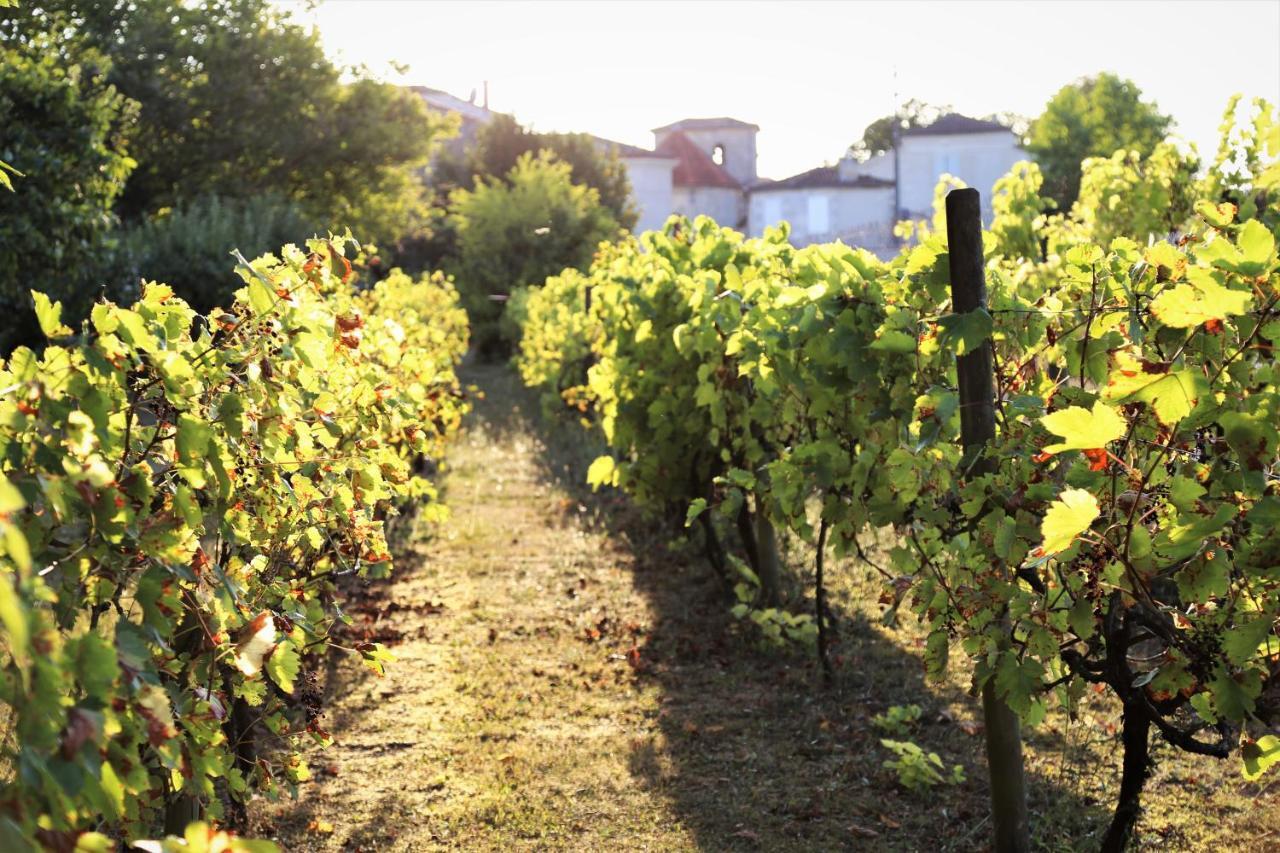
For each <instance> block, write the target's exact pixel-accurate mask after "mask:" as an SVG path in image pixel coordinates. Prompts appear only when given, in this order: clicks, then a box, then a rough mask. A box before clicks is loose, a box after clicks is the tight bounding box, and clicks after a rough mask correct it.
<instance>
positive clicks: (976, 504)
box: [517, 104, 1280, 773]
mask: <svg viewBox="0 0 1280 853" xmlns="http://www.w3.org/2000/svg"><path fill="white" fill-rule="evenodd" d="M1227 130H1228V132H1233V129H1232V128H1230V127H1229V128H1227ZM1233 138H1236V139H1244V140H1246V141H1245V142H1244V143H1242V144H1243V146H1244V147H1243V150H1241V151H1238V152H1229V153H1228V154H1226V155H1222V154H1220V156H1219V158H1218V159H1217V161H1216V162H1215V166H1214V167H1213V168H1211V169H1210V171H1209V173H1208V174H1207V175H1206V176H1205V177H1204V179H1203V180H1201V181H1194V180H1193V179H1192V178H1191V176H1190V175H1189V173H1188V170H1187V169H1186V168H1183V167H1182V166H1176V167H1175V168H1171V169H1169V170H1166V171H1162V168H1163V167H1161V166H1159V165H1157V164H1159V163H1161V162H1165V163H1170V164H1172V163H1175V161H1177V157H1176V156H1175V155H1174V153H1173V152H1172V151H1171V150H1169V149H1156V150H1155V152H1154V153H1152V155H1151V156H1150V157H1149V158H1147V159H1146V160H1142V161H1138V160H1133V159H1132V158H1130V157H1129V156H1128V155H1125V156H1124V157H1123V158H1115V159H1113V160H1104V161H1092V162H1091V163H1090V164H1088V165H1087V166H1086V174H1085V186H1086V187H1088V188H1091V189H1090V190H1089V191H1090V193H1091V196H1090V197H1091V198H1094V199H1096V202H1088V203H1089V204H1095V203H1096V205H1097V206H1098V208H1102V207H1106V208H1107V210H1108V211H1109V212H1108V213H1107V214H1106V215H1104V214H1103V213H1101V212H1100V210H1093V209H1085V208H1084V207H1083V205H1084V204H1085V203H1086V202H1084V196H1083V195H1082V203H1081V205H1077V207H1076V208H1075V209H1074V210H1073V212H1072V213H1071V214H1068V215H1055V216H1045V215H1043V211H1044V203H1043V199H1041V197H1040V196H1039V193H1038V183H1039V175H1038V173H1037V172H1036V170H1034V169H1032V168H1030V167H1019V168H1017V169H1015V170H1014V172H1013V173H1011V174H1010V175H1009V176H1007V177H1006V178H1005V179H1004V180H1003V181H1002V182H1001V188H1002V192H1001V193H1000V194H999V195H998V197H997V204H996V208H997V213H998V215H997V217H996V222H997V225H998V228H997V230H995V231H993V232H992V233H990V234H987V235H985V237H984V241H985V245H986V249H987V252H988V261H987V289H988V309H989V310H988V313H987V315H986V316H981V315H980V316H979V317H978V318H977V319H976V320H974V319H969V318H955V319H953V318H951V317H950V311H949V307H950V306H949V266H948V255H947V246H946V240H945V227H944V226H945V222H944V221H941V219H940V218H938V219H935V222H934V223H933V224H932V226H928V225H922V226H921V227H920V228H919V231H920V239H919V242H918V243H916V244H915V245H913V246H910V247H908V248H907V249H905V250H904V251H903V252H902V253H901V254H900V255H899V256H898V257H895V258H893V259H891V260H889V261H887V262H885V261H881V260H879V259H877V258H876V257H874V256H873V255H871V254H869V253H866V252H861V251H857V250H854V249H850V248H848V247H846V246H843V245H840V244H833V245H826V246H823V245H816V246H808V247H805V248H803V249H795V248H793V247H791V246H790V245H788V244H787V242H786V232H785V230H778V231H771V232H769V233H767V234H766V235H765V236H763V237H761V238H756V239H746V238H744V237H743V236H742V235H740V234H737V233H736V232H733V231H731V230H729V229H725V228H721V227H719V226H717V225H716V224H715V223H713V222H711V221H710V220H707V219H705V218H701V219H699V220H697V221H695V222H693V223H689V222H687V221H684V220H679V219H673V220H672V221H671V222H670V223H668V225H667V227H666V228H665V229H664V231H663V232H661V233H650V234H646V235H644V236H643V237H642V238H641V239H640V241H635V240H629V241H625V242H623V243H621V244H619V245H617V246H612V247H607V248H605V249H602V251H601V252H600V253H599V255H598V256H597V258H596V260H595V262H594V263H593V264H592V265H591V267H590V269H588V270H587V271H585V272H583V273H572V274H565V275H562V276H559V277H556V278H554V279H553V280H552V281H550V282H549V283H548V285H547V286H546V287H545V288H543V289H542V290H539V291H535V292H533V293H531V294H530V295H529V296H528V298H527V300H526V301H525V303H524V305H523V308H522V312H523V313H522V316H523V318H524V333H523V338H522V342H521V352H520V355H519V357H518V359H517V363H518V365H519V367H520V369H521V372H522V375H523V376H524V377H525V380H526V381H527V382H529V383H530V384H534V385H539V386H541V387H542V388H543V389H544V391H545V397H546V399H547V400H548V402H551V403H554V402H556V401H559V400H564V401H565V402H568V403H569V404H570V405H571V406H573V407H574V408H576V409H577V410H578V411H579V412H580V413H582V414H584V415H588V416H589V417H588V418H586V421H587V423H588V426H589V427H591V428H593V429H598V431H599V433H600V434H601V436H602V437H603V438H604V439H605V441H606V442H607V443H608V445H609V447H610V452H611V455H610V457H609V460H610V462H609V463H608V464H609V468H608V471H607V474H608V481H609V482H611V483H616V484H617V485H619V486H621V487H622V488H624V489H626V490H627V491H628V492H630V493H631V494H632V495H633V496H634V497H635V498H636V499H637V500H638V501H639V502H640V503H641V504H642V505H644V506H647V507H650V508H651V509H654V510H655V511H659V512H664V513H666V514H668V515H669V517H671V518H672V520H673V521H676V522H686V523H692V522H695V521H696V522H698V523H699V524H702V525H704V529H705V525H706V522H707V521H708V520H709V521H711V530H712V531H715V530H717V529H723V528H724V526H725V525H726V523H728V522H735V521H736V522H739V523H741V521H742V519H743V518H744V514H745V513H748V511H750V512H754V513H764V514H766V515H767V517H768V519H769V520H770V521H771V522H772V523H774V524H775V525H779V526H785V527H786V528H788V529H789V530H790V532H791V533H792V534H793V535H795V536H796V537H798V538H800V539H801V540H803V541H806V542H809V543H811V544H816V539H817V529H818V527H819V525H818V523H817V520H818V518H819V517H820V518H821V520H822V521H823V522H825V523H826V528H827V530H828V532H829V534H830V540H829V541H830V544H831V545H832V546H833V547H834V548H835V550H836V553H837V554H840V553H860V548H859V545H858V536H859V534H861V533H862V532H863V531H864V530H865V529H866V528H867V527H868V526H870V527H873V528H877V527H883V526H888V525H891V526H893V527H895V528H896V529H897V530H898V531H899V532H900V534H901V535H902V537H903V540H902V544H901V545H900V546H899V547H897V548H895V549H893V551H892V552H891V555H890V557H891V561H890V563H891V564H890V566H889V569H886V570H885V573H886V576H887V577H886V579H887V580H889V581H890V583H891V584H892V587H893V588H892V589H890V590H888V591H887V593H888V598H889V599H891V600H893V601H903V600H909V601H910V602H911V603H912V604H913V606H914V609H915V611H916V614H917V616H918V617H919V618H920V619H921V620H923V622H924V623H925V625H926V627H927V629H928V630H929V636H930V641H929V643H928V644H927V646H926V650H925V652H926V664H927V666H928V667H929V670H930V671H931V672H935V673H936V672H939V671H941V669H942V668H943V667H945V666H946V664H947V661H948V652H949V647H950V646H951V645H952V643H949V642H948V638H949V637H950V638H954V639H955V643H954V644H955V645H956V646H957V647H958V648H960V649H961V650H963V652H964V653H965V654H966V655H967V656H968V657H969V658H970V659H971V660H972V661H973V664H974V668H975V681H976V683H977V686H983V685H985V684H986V683H987V682H989V681H990V682H991V683H993V684H994V687H995V691H996V694H997V695H998V696H999V698H1001V699H1002V700H1003V701H1005V702H1006V703H1007V704H1008V705H1009V706H1010V707H1011V708H1012V709H1014V710H1015V711H1016V712H1017V713H1019V714H1020V715H1021V716H1022V717H1023V719H1024V721H1025V722H1026V723H1028V724H1029V725H1035V724H1036V723H1038V722H1039V720H1041V719H1043V717H1044V714H1045V711H1046V709H1047V707H1048V705H1049V703H1050V702H1056V703H1058V704H1061V705H1063V706H1065V707H1066V708H1068V709H1070V708H1071V707H1073V705H1074V703H1075V702H1076V701H1077V700H1078V698H1079V697H1080V695H1081V694H1082V692H1083V690H1084V687H1085V685H1086V684H1087V683H1089V682H1095V683H1104V684H1106V685H1107V686H1108V687H1109V688H1110V689H1111V690H1113V691H1114V692H1115V693H1116V694H1118V695H1119V696H1120V697H1121V698H1123V699H1125V700H1126V701H1130V700H1132V701H1139V700H1141V701H1143V702H1145V703H1146V707H1148V708H1149V710H1150V712H1151V713H1152V715H1153V716H1154V717H1155V718H1156V720H1157V725H1158V726H1159V727H1160V730H1161V732H1162V733H1163V734H1164V735H1165V736H1166V737H1167V738H1168V739H1169V740H1170V741H1171V742H1173V743H1174V744H1175V745H1177V746H1180V747H1183V748H1190V749H1194V750H1198V751H1202V752H1209V753H1211V754H1215V755H1226V754H1228V753H1230V752H1231V751H1233V750H1234V749H1236V748H1237V746H1238V745H1239V743H1240V735H1241V733H1246V734H1247V733H1248V732H1250V731H1255V732H1256V731H1257V730H1258V729H1259V728H1261V727H1263V726H1265V725H1268V724H1269V721H1270V722H1274V721H1275V720H1276V719H1280V691H1277V690H1276V684H1275V673H1276V666H1275V659H1276V650H1277V648H1280V635H1277V633H1276V625H1277V620H1278V619H1280V596H1278V595H1277V594H1276V592H1277V586H1276V584H1277V579H1276V574H1275V566H1276V565H1277V560H1280V538H1278V536H1280V533H1278V532H1277V531H1278V530H1280V527H1277V523H1278V522H1280V497H1278V496H1277V492H1276V472H1277V470H1280V430H1277V428H1276V424H1277V423H1278V422H1280V367H1278V366H1277V362H1276V358H1275V353H1276V347H1277V345H1280V261H1278V260H1277V253H1276V237H1277V231H1278V230H1280V218H1278V217H1277V210H1280V208H1278V207H1277V206H1276V192H1277V189H1278V188H1280V172H1278V171H1277V170H1276V168H1275V167H1276V164H1277V163H1278V162H1280V125H1277V123H1276V122H1275V118H1274V110H1273V109H1272V108H1271V107H1269V106H1268V105H1265V104H1263V105H1259V106H1258V108H1257V112H1256V114H1255V115H1254V117H1253V119H1252V122H1251V124H1250V125H1248V126H1247V127H1246V128H1244V129H1243V130H1240V131H1238V132H1234V136H1233ZM1177 156H1180V155H1177ZM1178 162H1182V163H1185V162H1186V161H1178ZM1115 164H1119V165H1120V172H1123V173H1124V175H1126V176H1127V175H1129V174H1132V175H1135V176H1136V179H1135V180H1130V179H1129V178H1128V177H1123V176H1122V178H1121V179H1119V180H1116V179H1113V177H1112V176H1113V175H1115V174H1118V173H1115V172H1113V171H1112V168H1113V166H1114V165H1115ZM1095 170H1102V171H1101V172H1100V173H1099V174H1095ZM1161 175H1164V176H1167V177H1168V178H1169V181H1168V182H1165V178H1164V177H1160V176H1161ZM1242 175H1244V176H1245V177H1241V176H1242ZM1175 176H1176V177H1175ZM1103 185H1106V186H1108V187H1109V189H1108V190H1107V191H1106V193H1105V203H1104V202H1103V200H1102V195H1104V194H1103V193H1101V192H1100V191H1095V190H1094V189H1092V187H1095V186H1096V187H1101V186H1103ZM1209 193H1212V195H1208V194H1209ZM941 201H942V198H941V195H939V202H941ZM1197 202H1200V203H1197ZM1017 211H1023V212H1024V215H1023V216H1022V217H1021V218H1022V221H1021V222H1017V223H1015V222H1013V221H1012V218H1013V217H1016V216H1018V213H1017ZM1115 211H1120V212H1121V213H1119V214H1116V215H1115V216H1111V212H1115ZM1002 217H1003V219H1002ZM1171 217H1181V219H1180V220H1178V221H1175V220H1174V219H1173V218H1171ZM1169 232H1173V233H1176V234H1177V235H1180V236H1178V237H1177V238H1176V240H1172V241H1171V238H1167V237H1166V238H1164V239H1161V238H1160V237H1163V236H1164V235H1165V234H1167V233H1169ZM1098 235H1103V236H1105V237H1106V240H1107V241H1106V242H1105V243H1098V242H1095V237H1097V236H1098ZM1151 235H1160V236H1157V237H1156V238H1155V239H1152V240H1150V241H1149V239H1148V238H1149V237H1150V236H1151ZM642 245H643V250H642V248H641V246H642ZM588 294H589V295H590V298H589V299H588ZM588 305H589V308H588V307H587V306H588ZM983 340H990V342H991V346H992V347H993V350H994V355H995V358H994V364H995V369H996V375H995V382H996V387H997V389H998V393H999V401H998V411H999V424H1000V426H999V430H998V434H997V437H996V440H995V442H994V444H993V445H992V446H991V448H990V449H989V451H988V457H989V465H990V471H989V472H988V473H984V474H982V475H981V476H973V475H972V474H970V473H969V471H970V468H969V464H970V462H971V460H966V459H965V458H964V456H963V454H962V451H961V448H960V447H959V446H958V439H959V416H958V407H959V400H958V396H957V393H956V390H955V389H956V375H955V359H956V356H957V355H958V354H960V353H963V352H969V351H971V350H972V349H974V348H975V347H976V346H977V345H978V344H979V343H980V342H982V341H983ZM580 376H585V380H584V381H582V384H581V385H579V386H576V387H565V383H566V381H578V377H580ZM597 473H598V474H601V475H603V474H604V473H606V472H604V471H603V469H602V470H601V471H600V472H597ZM742 526H743V525H741V524H740V529H741V527H742ZM745 526H746V527H749V526H750V525H749V524H748V525H745ZM748 544H749V543H748V542H747V541H745V540H744V548H746V547H747V545H748ZM993 567H995V568H993ZM1001 567H1007V570H1003V569H1002V568H1001ZM904 577H910V578H911V579H912V580H911V584H910V586H911V589H910V595H909V596H907V595H904V590H903V589H902V588H900V584H901V582H902V579H903V578H904ZM1002 620H1008V624H1009V626H1010V628H1009V631H1010V634H1007V635H1006V634H1004V632H1003V631H1002V630H999V629H998V628H997V627H996V626H997V625H999V624H1000V623H1001V621H1002ZM1142 638H1149V639H1151V640H1152V641H1153V642H1157V643H1158V644H1159V645H1160V650H1161V651H1160V654H1159V655H1157V656H1154V657H1153V656H1152V655H1151V653H1150V651H1145V650H1144V651H1141V652H1139V650H1137V649H1134V650H1133V653H1132V657H1133V659H1134V661H1137V659H1138V658H1139V657H1140V658H1141V659H1144V660H1147V661H1151V660H1155V661H1156V663H1155V665H1154V666H1150V665H1148V666H1143V665H1139V664H1138V663H1136V662H1134V663H1131V662H1130V659H1131V652H1130V650H1131V649H1132V648H1133V647H1134V646H1135V644H1136V643H1137V642H1138V641H1139V640H1140V639H1142ZM1197 720H1198V721H1197ZM1193 741H1194V743H1193ZM1245 742H1246V743H1252V741H1250V740H1246V741H1245ZM1268 743H1269V742H1268ZM1269 748H1270V747H1269V746H1268V747H1265V748H1261V751H1258V750H1255V749H1254V748H1253V747H1250V748H1249V751H1248V752H1247V754H1245V755H1244V757H1245V759H1246V769H1247V770H1248V772H1250V773H1261V772H1262V767H1263V765H1264V764H1265V763H1268V762H1267V761H1265V760H1264V758H1265V757H1266V756H1269V755H1270V752H1268V751H1267V750H1268V749H1269ZM926 763H927V764H932V762H926ZM936 769H937V768H935V770H936Z"/></svg>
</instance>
